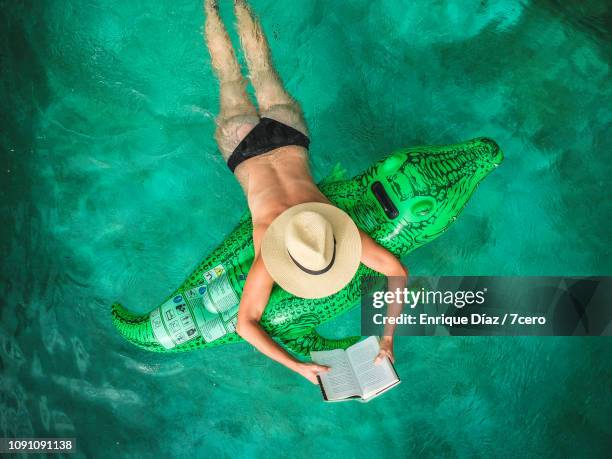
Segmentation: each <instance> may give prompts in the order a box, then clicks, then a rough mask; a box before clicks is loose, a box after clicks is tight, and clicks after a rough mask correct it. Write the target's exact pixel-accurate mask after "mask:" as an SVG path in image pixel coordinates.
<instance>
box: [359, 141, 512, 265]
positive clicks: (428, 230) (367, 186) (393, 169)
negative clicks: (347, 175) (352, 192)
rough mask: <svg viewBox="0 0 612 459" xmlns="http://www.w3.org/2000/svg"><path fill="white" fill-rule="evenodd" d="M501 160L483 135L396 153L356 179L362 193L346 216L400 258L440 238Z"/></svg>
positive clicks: (495, 148) (491, 142)
mask: <svg viewBox="0 0 612 459" xmlns="http://www.w3.org/2000/svg"><path fill="white" fill-rule="evenodd" d="M502 160H503V154H502V152H501V150H500V148H499V146H498V145H497V143H495V142H494V141H493V140H491V139H488V138H484V137H481V138H477V139H473V140H468V141H467V142H462V143H458V144H455V145H447V146H440V147H416V148H409V149H406V150H401V151H398V152H396V153H394V154H392V155H391V156H389V157H387V158H386V159H384V160H382V161H379V162H378V163H376V164H374V165H372V167H370V168H369V169H368V170H366V171H365V172H364V173H363V174H362V175H361V176H359V177H358V178H357V179H358V180H360V181H361V185H362V187H363V188H362V189H363V190H364V195H363V196H362V199H360V200H359V203H357V204H356V205H355V206H354V207H353V209H351V210H352V211H351V212H350V213H351V214H352V215H353V218H354V219H355V222H356V223H357V225H358V226H360V227H361V228H362V229H363V230H365V231H366V232H368V233H369V234H370V235H371V236H372V237H373V238H374V239H375V240H377V241H378V242H379V243H380V244H381V245H383V246H384V247H386V248H387V249H389V250H391V251H392V252H393V253H395V254H396V255H398V256H401V255H405V254H407V253H408V252H411V251H412V250H414V249H416V248H417V247H420V246H421V245H423V244H425V243H427V242H429V241H431V240H432V239H434V238H436V237H437V236H439V235H440V234H442V233H443V232H444V231H445V230H446V229H447V228H448V227H449V226H450V225H451V224H452V223H453V222H454V221H455V220H456V219H457V216H458V215H459V214H460V213H461V211H462V210H463V208H464V207H465V205H466V204H467V202H468V200H469V199H470V197H471V196H472V193H474V191H475V190H476V188H477V187H478V184H479V183H480V182H481V181H482V179H484V178H485V177H486V176H487V175H488V174H489V173H490V172H491V171H492V170H493V169H495V168H496V167H497V166H498V165H499V164H500V163H501V162H502Z"/></svg>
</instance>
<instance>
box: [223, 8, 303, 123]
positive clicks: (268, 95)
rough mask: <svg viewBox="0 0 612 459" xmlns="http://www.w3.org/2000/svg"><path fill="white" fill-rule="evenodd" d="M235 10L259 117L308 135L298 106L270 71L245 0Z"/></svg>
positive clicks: (257, 25)
mask: <svg viewBox="0 0 612 459" xmlns="http://www.w3.org/2000/svg"><path fill="white" fill-rule="evenodd" d="M235 7H236V18H237V20H238V34H239V36H240V41H241V43H242V48H243V50H244V54H245V57H246V61H247V65H248V67H249V78H250V79H251V83H252V84H253V88H255V95H256V97H257V104H258V105H259V113H260V115H261V116H262V117H267V118H272V119H275V120H277V121H280V122H281V123H285V124H286V125H288V126H291V127H292V128H294V129H297V130H298V131H300V132H302V133H304V134H306V135H308V129H307V127H306V122H305V121H304V116H303V115H302V110H301V108H300V106H299V104H298V103H297V102H296V101H295V100H294V99H293V98H292V97H291V96H290V95H289V94H288V93H287V91H285V88H284V87H283V83H282V81H281V79H280V77H279V76H278V74H277V73H276V71H275V70H274V67H273V65H272V59H271V57H270V49H269V47H268V42H267V40H266V36H265V35H264V33H263V30H262V28H261V24H260V23H259V21H258V20H257V19H256V18H255V16H254V15H253V13H252V12H251V10H250V8H249V6H248V5H247V3H246V1H245V0H235Z"/></svg>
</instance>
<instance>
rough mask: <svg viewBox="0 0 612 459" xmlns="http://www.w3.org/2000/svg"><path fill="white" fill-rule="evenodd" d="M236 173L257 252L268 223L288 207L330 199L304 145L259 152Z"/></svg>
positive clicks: (240, 166) (238, 168)
mask: <svg viewBox="0 0 612 459" xmlns="http://www.w3.org/2000/svg"><path fill="white" fill-rule="evenodd" d="M235 174H236V178H237V179H238V181H239V182H240V185H241V186H242V188H243V190H244V193H245V195H246V197H247V201H248V204H249V209H250V211H251V217H252V219H253V243H254V245H255V253H258V252H259V247H260V241H261V238H262V236H263V233H264V232H265V230H266V229H267V228H268V225H270V223H272V221H273V220H274V219H275V218H276V217H277V216H278V215H280V214H281V213H282V212H283V211H284V210H285V209H288V208H289V207H292V206H294V205H296V204H301V203H303V202H325V203H328V202H329V201H328V199H327V198H326V197H325V195H324V194H323V193H321V191H319V189H318V188H317V186H316V184H315V183H314V181H313V179H312V175H311V173H310V167H309V165H308V153H307V151H306V149H305V148H303V147H298V146H294V145H290V146H286V147H281V148H277V149H276V150H273V151H271V152H269V153H267V154H263V155H260V156H256V157H254V158H251V159H249V160H248V161H245V162H243V163H241V164H240V165H239V166H238V167H237V168H236V171H235Z"/></svg>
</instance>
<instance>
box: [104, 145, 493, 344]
mask: <svg viewBox="0 0 612 459" xmlns="http://www.w3.org/2000/svg"><path fill="white" fill-rule="evenodd" d="M502 159H503V155H502V152H501V150H500V149H499V147H498V145H497V144H496V143H495V142H494V141H492V140H491V139H488V138H477V139H473V140H469V141H467V142H462V143H459V144H455V145H447V146H435V147H432V146H428V147H415V148H409V149H405V150H400V151H398V152H396V153H394V154H392V155H390V156H388V157H387V158H385V159H383V160H380V161H378V162H376V163H375V164H373V165H372V166H370V167H369V168H368V169H367V170H366V171H365V172H363V173H361V174H359V175H357V176H355V177H353V178H352V179H346V178H345V177H344V174H343V172H342V171H341V170H340V169H339V168H336V170H335V171H334V172H333V173H332V174H331V175H330V176H329V177H327V178H326V179H325V180H323V181H322V182H321V183H320V184H319V187H320V189H321V191H322V192H323V193H324V194H325V195H326V196H327V197H328V198H329V200H330V201H331V202H332V203H333V204H335V205H336V206H338V207H339V208H341V209H343V210H344V211H346V212H347V213H348V214H349V215H350V216H351V217H352V218H353V220H354V221H355V223H356V224H357V226H358V227H359V228H361V229H362V230H363V231H365V232H366V233H368V234H369V235H370V236H371V237H372V238H373V239H374V240H376V241H377V242H378V243H379V244H380V245H382V246H383V247H385V248H386V249H388V250H390V251H391V252H392V253H394V254H395V255H396V256H398V257H402V256H404V255H406V254H408V253H409V252H411V251H412V250H414V249H416V248H417V247H420V246H422V245H423V244H425V243H427V242H429V241H431V240H432V239H434V238H436V237H438V236H439V235H441V234H442V233H443V232H444V231H445V230H446V229H447V228H448V227H449V226H450V225H451V224H452V223H453V222H454V221H455V220H456V218H457V216H458V215H459V213H460V212H461V211H462V210H463V208H464V207H465V205H466V204H467V202H468V200H469V199H470V197H471V195H472V194H473V192H474V191H475V190H476V187H477V186H478V184H479V183H480V182H481V181H482V180H483V179H484V178H485V177H486V176H487V175H488V174H489V173H490V172H491V171H492V170H493V169H494V168H495V167H497V166H498V165H499V164H500V163H501V161H502ZM253 255H254V253H253V243H252V226H251V220H250V215H249V214H248V213H247V214H245V215H244V216H243V217H242V219H241V220H240V223H239V224H238V226H237V227H236V229H234V231H233V232H232V233H231V234H230V235H229V236H228V237H227V238H226V239H225V241H223V243H221V245H220V246H219V247H217V248H216V249H215V250H214V251H213V252H212V253H211V254H210V255H209V256H208V257H207V258H206V259H205V260H204V261H203V262H202V263H201V264H200V265H199V266H198V267H197V268H196V269H195V270H194V271H193V273H192V274H191V275H190V276H189V277H188V278H187V279H186V280H185V281H184V282H183V284H182V285H181V286H180V287H179V288H177V289H176V290H175V291H174V292H173V293H172V294H171V295H170V296H169V297H168V298H167V299H166V301H164V302H163V303H162V304H161V305H159V306H158V307H157V308H155V309H154V310H153V311H151V312H149V313H145V314H134V313H131V312H129V311H128V310H126V309H125V308H124V307H123V306H122V305H121V304H119V303H115V304H113V306H112V316H113V322H114V324H115V326H116V327H117V330H118V331H119V332H120V333H121V334H122V335H123V336H124V337H125V338H126V339H127V340H128V341H130V342H131V343H133V344H135V345H137V346H139V347H141V348H144V349H147V350H150V351H154V352H183V351H191V350H194V349H203V348H207V347H212V346H218V345H220V344H226V343H232V342H238V341H241V340H242V339H241V338H240V336H239V335H238V334H237V333H236V332H235V326H236V320H237V312H238V304H239V301H240V296H241V293H242V288H243V286H244V282H245V279H246V276H247V273H248V270H249V267H250V266H251V263H252V261H253ZM374 274H375V273H374V272H373V271H371V270H369V269H368V268H366V267H365V266H363V265H361V266H360V267H359V270H358V271H357V274H356V275H355V277H354V278H353V280H352V281H351V282H350V283H349V284H348V285H347V286H346V287H344V288H343V289H342V290H340V291H339V292H338V293H336V294H335V295H332V296H330V297H327V298H320V299H303V298H297V297H294V296H292V295H291V294H289V293H287V292H285V291H284V290H282V289H281V288H279V287H278V286H275V287H274V289H273V291H272V294H271V296H270V301H269V303H268V306H267V307H266V310H265V311H264V314H263V316H262V317H261V325H262V326H263V328H264V329H265V330H266V331H267V332H268V333H269V334H270V335H271V336H273V337H274V338H276V339H278V340H279V341H280V342H281V343H283V344H284V345H285V346H286V347H287V348H288V349H290V350H291V351H293V352H295V353H297V354H301V355H307V354H308V353H309V352H310V351H318V350H328V349H337V348H343V349H344V348H347V347H348V346H350V345H352V344H354V343H355V342H357V341H358V340H359V338H360V337H358V336H352V337H347V338H344V339H333V340H332V339H326V338H324V337H322V336H320V335H319V334H318V333H317V332H316V330H315V327H317V326H318V325H320V324H322V323H324V322H327V321H329V320H331V319H334V318H336V317H338V316H339V315H341V314H342V313H344V312H346V311H347V310H349V309H351V308H352V307H354V306H355V305H356V304H357V303H358V302H359V299H360V278H361V276H363V275H374Z"/></svg>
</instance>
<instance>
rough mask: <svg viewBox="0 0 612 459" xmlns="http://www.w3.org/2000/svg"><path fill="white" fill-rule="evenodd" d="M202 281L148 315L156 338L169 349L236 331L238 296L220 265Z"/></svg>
mask: <svg viewBox="0 0 612 459" xmlns="http://www.w3.org/2000/svg"><path fill="white" fill-rule="evenodd" d="M202 277H203V279H202V281H203V282H202V284H200V285H198V286H196V287H193V288H191V289H189V290H186V291H185V292H184V294H183V295H181V294H177V295H175V296H174V297H173V298H171V299H169V300H168V301H166V302H165V303H164V304H162V305H161V306H160V307H158V308H157V309H155V310H154V311H153V312H152V313H151V315H150V321H151V327H152V328H153V334H154V335H155V338H156V339H157V341H158V342H159V343H160V344H161V345H162V346H164V347H165V348H166V349H172V348H173V347H175V346H178V345H181V344H183V343H186V342H187V341H190V340H192V339H194V338H195V337H197V336H199V335H202V338H204V340H205V341H207V342H211V341H214V340H216V339H219V338H220V337H222V336H224V335H226V334H228V333H233V332H234V331H235V330H236V322H237V319H238V305H239V303H240V299H239V298H238V295H237V294H236V292H235V291H234V289H233V288H232V285H231V283H230V280H229V277H228V275H227V272H226V271H225V268H224V266H223V265H221V264H220V265H217V266H215V267H214V268H213V269H211V270H209V271H206V272H205V273H204V274H203V276H202Z"/></svg>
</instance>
